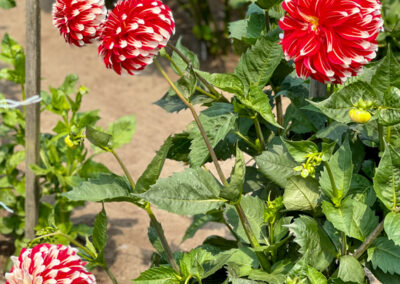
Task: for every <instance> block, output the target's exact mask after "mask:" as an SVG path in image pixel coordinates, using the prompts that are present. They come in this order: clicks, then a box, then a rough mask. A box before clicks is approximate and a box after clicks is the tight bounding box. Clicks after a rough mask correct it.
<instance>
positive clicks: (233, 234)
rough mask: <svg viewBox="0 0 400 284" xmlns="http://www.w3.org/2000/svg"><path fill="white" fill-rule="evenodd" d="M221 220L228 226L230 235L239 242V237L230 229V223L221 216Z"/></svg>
mask: <svg viewBox="0 0 400 284" xmlns="http://www.w3.org/2000/svg"><path fill="white" fill-rule="evenodd" d="M222 222H223V223H224V224H225V226H226V227H227V228H228V230H229V232H231V234H232V236H234V238H235V239H236V241H238V242H240V237H239V235H238V234H237V233H236V232H235V231H234V230H233V229H232V227H231V225H229V224H228V222H227V221H226V220H225V218H222Z"/></svg>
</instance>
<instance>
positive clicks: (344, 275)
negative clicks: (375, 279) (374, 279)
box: [338, 255, 365, 283]
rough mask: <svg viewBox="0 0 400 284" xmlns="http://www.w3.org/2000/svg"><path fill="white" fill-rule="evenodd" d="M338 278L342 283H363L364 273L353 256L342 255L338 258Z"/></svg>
mask: <svg viewBox="0 0 400 284" xmlns="http://www.w3.org/2000/svg"><path fill="white" fill-rule="evenodd" d="M338 277H339V278H340V279H342V280H343V281H344V282H355V283H363V282H364V278H365V273H364V269H363V267H362V266H361V264H360V263H359V262H358V260H357V259H356V258H355V257H354V256H351V255H343V256H342V257H340V264H339V271H338Z"/></svg>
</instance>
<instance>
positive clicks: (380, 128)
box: [378, 123, 385, 152]
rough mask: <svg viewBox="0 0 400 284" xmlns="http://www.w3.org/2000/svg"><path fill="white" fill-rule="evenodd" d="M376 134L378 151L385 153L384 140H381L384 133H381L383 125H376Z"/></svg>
mask: <svg viewBox="0 0 400 284" xmlns="http://www.w3.org/2000/svg"><path fill="white" fill-rule="evenodd" d="M378 133H379V151H380V152H384V151H385V139H384V138H383V136H384V131H383V125H381V124H379V123H378Z"/></svg>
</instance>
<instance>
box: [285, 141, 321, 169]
mask: <svg viewBox="0 0 400 284" xmlns="http://www.w3.org/2000/svg"><path fill="white" fill-rule="evenodd" d="M281 139H282V142H283V145H285V147H286V149H287V150H288V151H289V154H290V155H291V156H292V157H293V159H294V160H295V161H296V162H299V163H301V162H303V161H304V160H305V159H306V156H307V155H309V154H314V153H318V152H319V151H318V146H317V145H316V144H315V143H314V142H312V141H307V140H305V141H290V140H286V139H283V138H281Z"/></svg>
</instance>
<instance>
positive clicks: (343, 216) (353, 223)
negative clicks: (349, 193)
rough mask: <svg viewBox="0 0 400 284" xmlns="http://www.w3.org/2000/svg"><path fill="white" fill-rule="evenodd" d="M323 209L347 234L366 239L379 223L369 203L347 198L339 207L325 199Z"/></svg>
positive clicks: (361, 239)
mask: <svg viewBox="0 0 400 284" xmlns="http://www.w3.org/2000/svg"><path fill="white" fill-rule="evenodd" d="M322 211H323V212H324V214H325V216H326V218H327V219H328V221H329V222H331V223H332V224H333V226H334V227H335V228H336V229H338V230H339V231H342V232H344V233H345V234H346V235H347V236H349V237H352V238H356V239H358V240H360V241H364V240H365V239H366V238H367V237H368V236H369V234H370V233H371V232H372V231H373V230H374V229H375V228H376V226H377V225H378V221H379V219H378V217H377V216H375V213H374V211H372V209H370V208H369V207H368V206H367V205H365V204H363V203H361V202H358V201H356V200H352V199H346V200H345V201H344V202H342V204H341V206H340V207H339V208H336V207H335V206H334V205H333V204H332V203H330V202H327V201H323V202H322Z"/></svg>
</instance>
